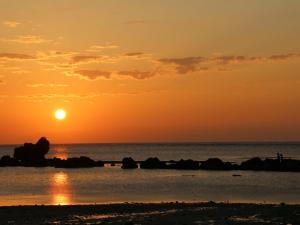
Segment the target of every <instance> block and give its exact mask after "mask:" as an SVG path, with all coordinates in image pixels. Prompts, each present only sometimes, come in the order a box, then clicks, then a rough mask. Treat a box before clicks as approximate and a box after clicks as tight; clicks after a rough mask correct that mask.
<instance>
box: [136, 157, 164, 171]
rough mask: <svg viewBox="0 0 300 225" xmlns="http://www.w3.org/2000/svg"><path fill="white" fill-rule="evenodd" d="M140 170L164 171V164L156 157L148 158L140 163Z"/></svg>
mask: <svg viewBox="0 0 300 225" xmlns="http://www.w3.org/2000/svg"><path fill="white" fill-rule="evenodd" d="M140 167H141V168H142V169H165V168H166V163H164V162H161V161H160V160H159V159H158V158H157V157H155V158H148V159H146V160H145V161H143V162H142V163H141V166H140Z"/></svg>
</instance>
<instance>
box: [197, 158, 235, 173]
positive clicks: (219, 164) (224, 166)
mask: <svg viewBox="0 0 300 225" xmlns="http://www.w3.org/2000/svg"><path fill="white" fill-rule="evenodd" d="M200 169H203V170H231V169H233V166H232V164H231V163H230V162H223V161H222V160H221V159H219V158H210V159H208V160H206V161H204V162H202V163H201V165H200Z"/></svg>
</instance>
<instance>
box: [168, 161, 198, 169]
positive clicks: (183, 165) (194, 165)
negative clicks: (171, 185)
mask: <svg viewBox="0 0 300 225" xmlns="http://www.w3.org/2000/svg"><path fill="white" fill-rule="evenodd" d="M170 167H171V168H174V169H177V170H198V169H200V166H199V162H198V161H194V160H191V159H188V160H183V159H181V160H180V161H178V162H176V163H175V164H171V166H170Z"/></svg>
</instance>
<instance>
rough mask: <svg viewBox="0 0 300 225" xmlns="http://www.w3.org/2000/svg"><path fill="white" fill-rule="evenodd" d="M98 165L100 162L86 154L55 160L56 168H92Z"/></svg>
mask: <svg viewBox="0 0 300 225" xmlns="http://www.w3.org/2000/svg"><path fill="white" fill-rule="evenodd" d="M97 165H98V162H95V161H94V160H92V159H90V158H88V157H85V156H81V157H79V158H77V157H74V158H68V159H60V160H56V161H54V167H56V168H91V167H96V166H97Z"/></svg>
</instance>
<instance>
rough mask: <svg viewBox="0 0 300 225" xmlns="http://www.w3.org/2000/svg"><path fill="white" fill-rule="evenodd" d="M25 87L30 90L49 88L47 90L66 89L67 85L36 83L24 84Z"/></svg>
mask: <svg viewBox="0 0 300 225" xmlns="http://www.w3.org/2000/svg"><path fill="white" fill-rule="evenodd" d="M26 86H27V87H30V88H39V87H49V88H55V87H68V86H69V85H68V84H56V83H50V84H48V83H47V84H43V83H36V84H26Z"/></svg>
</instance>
